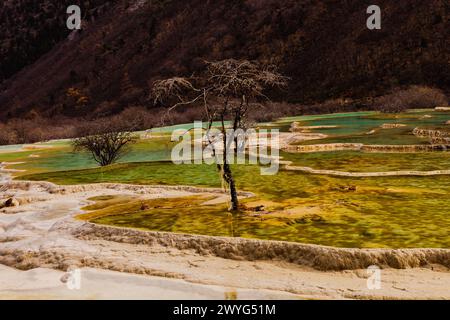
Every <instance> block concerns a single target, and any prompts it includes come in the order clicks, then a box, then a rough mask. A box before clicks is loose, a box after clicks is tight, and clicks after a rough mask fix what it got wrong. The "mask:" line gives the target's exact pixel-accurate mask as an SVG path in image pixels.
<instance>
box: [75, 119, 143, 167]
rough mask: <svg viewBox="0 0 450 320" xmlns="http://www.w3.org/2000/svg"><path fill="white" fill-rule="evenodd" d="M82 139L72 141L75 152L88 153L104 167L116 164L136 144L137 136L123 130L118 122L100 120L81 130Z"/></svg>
mask: <svg viewBox="0 0 450 320" xmlns="http://www.w3.org/2000/svg"><path fill="white" fill-rule="evenodd" d="M79 130H80V131H82V132H83V135H82V137H81V138H76V139H74V140H73V141H72V145H73V147H74V150H75V151H87V152H89V153H90V154H91V156H92V158H93V159H94V160H95V161H96V162H97V163H98V164H99V165H100V166H102V167H104V166H108V165H110V164H113V163H114V162H116V161H117V160H118V159H119V158H121V157H122V156H124V155H125V154H126V153H127V152H128V151H129V148H128V147H129V145H130V144H133V143H135V142H136V139H137V138H136V137H135V135H134V134H133V133H132V132H130V131H126V130H124V128H121V127H120V125H119V124H118V123H116V121H111V120H98V121H96V122H94V123H89V124H86V125H85V126H83V127H82V128H80V129H79Z"/></svg>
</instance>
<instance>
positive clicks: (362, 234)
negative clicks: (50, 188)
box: [29, 163, 450, 248]
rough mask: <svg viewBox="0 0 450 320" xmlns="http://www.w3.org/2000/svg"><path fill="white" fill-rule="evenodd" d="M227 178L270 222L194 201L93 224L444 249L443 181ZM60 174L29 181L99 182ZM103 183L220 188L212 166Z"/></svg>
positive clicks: (151, 168)
mask: <svg viewBox="0 0 450 320" xmlns="http://www.w3.org/2000/svg"><path fill="white" fill-rule="evenodd" d="M233 170H234V172H235V176H236V180H237V184H238V188H239V189H241V190H247V191H252V192H255V193H256V194H257V197H256V198H253V199H248V200H246V201H244V203H245V204H247V203H251V206H257V205H258V204H264V205H266V210H267V211H268V212H269V213H268V214H261V213H258V212H253V214H248V213H246V214H244V215H238V216H230V215H229V213H228V212H227V210H226V205H225V204H224V205H215V206H203V205H200V204H199V203H198V202H196V201H192V204H190V205H189V203H190V201H191V200H189V201H187V202H183V205H180V206H178V205H177V203H176V201H175V202H171V201H172V200H161V201H162V202H163V203H168V204H169V205H165V206H162V207H155V206H152V205H149V207H150V208H151V209H148V210H144V211H141V210H140V208H141V207H140V203H139V202H136V203H135V204H134V207H132V208H131V209H130V210H124V207H120V206H119V207H117V206H111V207H109V208H108V210H107V211H108V215H106V216H105V217H102V218H100V217H97V218H96V219H94V220H93V222H95V223H102V224H109V225H116V226H124V227H133V228H141V229H146V230H159V231H171V232H182V233H193V234H206V235H216V236H234V237H236V236H240V237H247V238H258V239H269V240H285V241H294V242H301V243H314V244H322V245H330V246H338V247H357V248H358V247H365V248H374V247H390V248H415V247H434V248H448V247H449V246H450V237H449V230H450V216H449V214H448V210H447V209H446V208H448V207H449V205H450V199H449V197H448V194H449V192H450V180H449V179H448V176H435V177H378V178H359V179H356V178H355V179H353V178H336V177H329V176H319V175H309V174H302V173H298V172H289V171H281V172H279V173H278V175H276V176H261V175H259V168H258V167H256V166H234V167H233ZM61 174H62V173H54V174H48V175H47V176H45V177H43V176H42V175H40V176H39V175H38V176H36V177H35V178H36V179H37V180H40V179H45V180H50V181H55V182H58V183H61V182H64V181H66V182H69V183H86V182H93V181H99V177H100V176H99V174H100V172H99V170H98V169H96V170H83V171H75V172H74V171H72V172H67V173H66V175H65V176H61ZM29 178H32V177H29ZM65 179H67V180H65ZM136 180H137V181H136ZM101 181H103V182H124V183H141V184H161V183H165V184H182V185H197V186H210V187H219V186H220V180H219V177H218V175H217V172H216V171H215V167H214V166H207V165H199V166H196V165H183V166H174V165H172V164H169V163H141V164H126V165H120V166H116V167H112V168H107V171H105V172H103V175H102V180H101ZM355 189H356V190H355ZM126 202H129V201H126ZM125 206H126V205H125ZM249 206H250V205H249ZM136 208H137V209H136ZM135 209H136V210H135ZM109 213H112V215H109ZM231 226H232V227H233V228H232V229H230V228H231ZM230 230H233V232H231V231H230Z"/></svg>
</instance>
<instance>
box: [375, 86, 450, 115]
mask: <svg viewBox="0 0 450 320" xmlns="http://www.w3.org/2000/svg"><path fill="white" fill-rule="evenodd" d="M447 104H448V98H447V97H446V96H445V94H444V93H443V92H442V91H441V90H439V89H435V88H430V87H424V86H412V87H410V88H408V89H405V90H399V91H396V92H393V93H391V94H389V95H385V96H382V97H380V98H378V99H376V100H375V107H376V109H377V110H379V111H381V112H402V111H404V110H406V109H421V108H434V107H439V106H446V105H447Z"/></svg>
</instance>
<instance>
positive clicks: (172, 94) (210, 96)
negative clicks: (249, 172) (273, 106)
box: [151, 59, 288, 211]
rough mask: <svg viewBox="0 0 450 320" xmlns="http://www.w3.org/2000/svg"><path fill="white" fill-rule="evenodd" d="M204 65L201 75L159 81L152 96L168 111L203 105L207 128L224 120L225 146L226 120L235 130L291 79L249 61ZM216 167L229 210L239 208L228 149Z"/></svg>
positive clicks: (225, 61) (224, 143) (219, 62)
mask: <svg viewBox="0 0 450 320" xmlns="http://www.w3.org/2000/svg"><path fill="white" fill-rule="evenodd" d="M205 64H206V67H205V71H204V72H203V73H202V74H200V75H197V76H192V77H189V78H181V77H174V78H170V79H164V80H159V81H156V82H155V83H154V84H153V88H152V93H151V98H152V100H153V102H154V103H158V104H166V105H169V106H170V107H169V108H168V112H170V111H171V110H174V109H175V108H177V107H181V106H188V105H202V106H203V108H204V113H205V116H206V118H207V120H208V130H210V129H211V127H212V124H213V122H214V121H219V122H220V123H221V128H220V130H221V133H222V135H221V139H222V143H223V146H224V147H225V149H226V147H227V145H228V144H229V143H230V141H227V138H228V137H227V134H226V128H225V121H227V120H229V121H231V123H232V127H233V129H234V130H236V129H242V128H243V126H244V122H245V120H246V118H247V116H248V113H249V112H252V110H255V108H253V107H255V106H258V104H257V103H255V102H258V100H260V99H263V100H268V97H266V95H265V93H264V92H265V90H266V89H269V88H280V87H285V86H286V85H287V82H288V78H287V77H284V76H282V75H281V74H280V73H278V71H277V70H276V68H275V67H273V66H263V65H260V64H259V63H256V62H251V61H247V60H235V59H227V60H223V61H217V62H205ZM259 106H260V105H259ZM234 139H235V137H234ZM236 141H237V140H236ZM214 153H215V151H214ZM217 167H218V169H219V171H220V173H221V177H222V179H223V181H225V183H226V185H227V186H228V188H229V190H230V196H231V206H230V211H237V210H238V198H237V192H236V187H235V182H234V179H233V175H232V172H231V168H230V165H229V159H227V152H223V161H222V163H221V164H217Z"/></svg>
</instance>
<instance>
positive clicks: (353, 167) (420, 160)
mask: <svg viewBox="0 0 450 320" xmlns="http://www.w3.org/2000/svg"><path fill="white" fill-rule="evenodd" d="M280 155H281V156H282V157H283V159H285V160H290V161H292V162H293V164H294V165H296V166H302V167H312V168H314V169H321V170H337V171H347V172H386V171H434V170H450V152H428V153H426V152H419V153H371V152H358V151H339V152H314V153H286V152H282V153H281V154H280Z"/></svg>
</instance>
